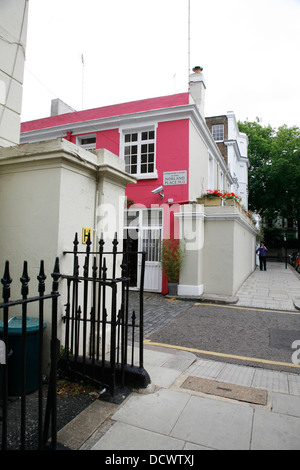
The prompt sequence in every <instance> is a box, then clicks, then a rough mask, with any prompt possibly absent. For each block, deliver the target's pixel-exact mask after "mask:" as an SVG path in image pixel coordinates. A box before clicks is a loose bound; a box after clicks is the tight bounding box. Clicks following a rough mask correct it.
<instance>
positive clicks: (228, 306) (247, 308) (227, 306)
mask: <svg viewBox="0 0 300 470" xmlns="http://www.w3.org/2000/svg"><path fill="white" fill-rule="evenodd" d="M194 305H196V306H199V305H207V306H209V307H222V308H235V309H239V310H253V311H255V312H268V313H285V314H286V315H300V311H299V312H292V311H290V310H272V309H268V308H254V307H238V306H236V305H223V304H208V303H204V302H196V303H194Z"/></svg>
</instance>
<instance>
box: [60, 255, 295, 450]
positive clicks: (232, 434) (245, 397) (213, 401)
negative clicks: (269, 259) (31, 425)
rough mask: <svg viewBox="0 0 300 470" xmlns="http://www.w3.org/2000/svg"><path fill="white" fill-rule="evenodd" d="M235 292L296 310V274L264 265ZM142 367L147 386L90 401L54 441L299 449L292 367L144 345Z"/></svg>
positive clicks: (248, 300)
mask: <svg viewBox="0 0 300 470" xmlns="http://www.w3.org/2000/svg"><path fill="white" fill-rule="evenodd" d="M237 297H239V300H238V303H237V305H239V304H240V305H242V306H248V307H257V308H258V307H261V308H271V309H279V310H280V309H284V310H291V311H293V312H294V311H295V312H297V311H298V310H297V308H296V306H295V304H297V300H298V299H299V298H300V278H299V276H298V275H297V274H296V273H294V272H293V271H292V270H291V269H290V268H289V267H288V268H287V269H285V266H284V264H281V265H280V264H278V263H269V266H268V271H266V272H260V271H258V270H256V271H255V272H254V273H253V274H252V275H251V276H250V277H249V278H248V279H247V281H246V282H245V283H244V285H243V286H242V287H241V289H240V290H239V291H238V293H237ZM299 324H300V312H299ZM299 340H300V338H299ZM299 356H300V354H299V355H298V357H299ZM144 367H145V369H146V370H147V371H148V373H149V375H150V377H151V380H152V383H151V384H150V386H149V387H148V389H147V390H140V391H136V392H133V393H131V394H130V395H129V396H128V397H127V399H125V400H124V402H123V403H122V404H121V405H115V404H111V403H104V402H101V401H100V400H96V401H95V402H94V403H93V404H92V405H91V406H90V407H89V408H87V409H86V410H85V411H84V412H83V413H81V414H80V415H79V416H78V417H77V418H75V420H73V421H72V422H71V423H69V424H68V425H67V426H66V427H65V428H63V429H62V430H61V431H60V432H59V433H58V442H59V443H61V444H63V445H65V446H67V447H69V448H71V449H80V450H113V451H118V450H152V451H154V450H156V451H157V450H161V451H167V450H168V451H174V453H175V451H185V453H188V452H189V451H191V453H192V451H195V450H201V449H225V450H231V449H232V450H237V449H245V450H248V449H251V450H252V449H253V450H254V449H262V450H281V449H286V450H287V449H291V450H296V449H300V440H299V434H300V375H299V371H300V366H299V368H297V367H295V373H285V372H277V371H273V370H264V369H261V368H255V367H247V366H240V365H234V364H226V363H225V362H218V361H212V360H206V359H199V358H197V357H196V356H195V355H194V354H192V353H190V352H186V351H180V350H176V349H171V348H166V347H155V346H153V345H151V344H147V342H146V344H145V351H144Z"/></svg>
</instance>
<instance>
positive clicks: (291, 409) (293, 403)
mask: <svg viewBox="0 0 300 470" xmlns="http://www.w3.org/2000/svg"><path fill="white" fill-rule="evenodd" d="M272 402H273V403H272V411H273V412H274V413H281V414H286V415H289V416H296V417H298V418H300V397H299V396H292V395H287V394H283V393H273V394H272Z"/></svg>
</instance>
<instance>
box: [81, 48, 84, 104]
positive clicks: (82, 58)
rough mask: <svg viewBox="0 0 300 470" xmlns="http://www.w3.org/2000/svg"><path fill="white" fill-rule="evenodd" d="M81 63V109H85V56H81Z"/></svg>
mask: <svg viewBox="0 0 300 470" xmlns="http://www.w3.org/2000/svg"><path fill="white" fill-rule="evenodd" d="M81 63H82V84H81V86H82V90H81V109H83V95H84V57H83V54H81Z"/></svg>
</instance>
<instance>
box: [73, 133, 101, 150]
mask: <svg viewBox="0 0 300 470" xmlns="http://www.w3.org/2000/svg"><path fill="white" fill-rule="evenodd" d="M85 139H95V142H91V143H88V144H83V143H82V142H83V140H85ZM96 142H97V136H96V134H86V135H79V136H77V138H76V143H77V145H78V146H79V147H82V148H84V149H85V150H95V149H96Z"/></svg>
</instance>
